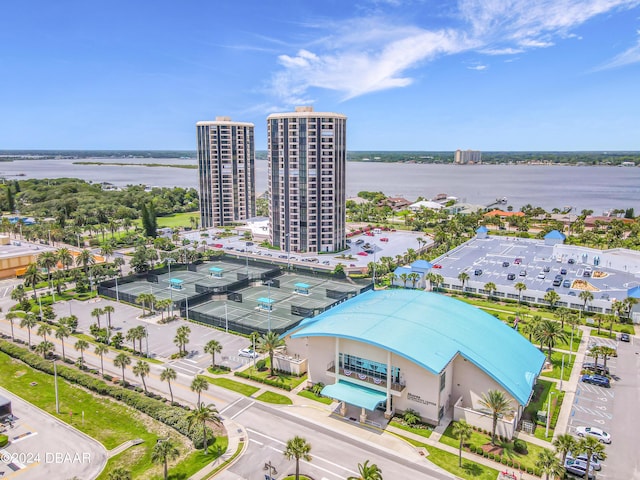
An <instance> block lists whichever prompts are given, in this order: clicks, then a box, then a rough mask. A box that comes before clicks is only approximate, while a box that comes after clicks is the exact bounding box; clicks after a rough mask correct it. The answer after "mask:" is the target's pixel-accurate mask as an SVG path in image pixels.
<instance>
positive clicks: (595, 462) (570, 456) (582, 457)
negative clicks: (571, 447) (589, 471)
mask: <svg viewBox="0 0 640 480" xmlns="http://www.w3.org/2000/svg"><path fill="white" fill-rule="evenodd" d="M567 460H580V461H582V462H584V463H585V466H586V463H587V455H586V454H585V453H581V454H580V455H578V456H575V457H574V456H573V453H571V452H567ZM591 467H593V469H594V470H597V471H600V470H602V464H601V463H600V459H599V458H598V456H597V455H596V454H593V455H591Z"/></svg>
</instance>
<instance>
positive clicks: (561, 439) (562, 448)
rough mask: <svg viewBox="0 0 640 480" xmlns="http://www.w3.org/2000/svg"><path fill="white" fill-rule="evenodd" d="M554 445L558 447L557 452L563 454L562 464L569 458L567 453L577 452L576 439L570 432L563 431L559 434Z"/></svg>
mask: <svg viewBox="0 0 640 480" xmlns="http://www.w3.org/2000/svg"><path fill="white" fill-rule="evenodd" d="M553 446H554V447H556V453H559V454H560V455H561V456H562V465H564V462H565V461H566V460H567V454H568V453H569V452H575V449H576V439H575V437H574V436H573V435H571V434H569V433H563V434H561V435H558V436H557V437H556V439H555V440H554V441H553Z"/></svg>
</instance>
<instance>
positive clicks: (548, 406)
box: [544, 392, 554, 438]
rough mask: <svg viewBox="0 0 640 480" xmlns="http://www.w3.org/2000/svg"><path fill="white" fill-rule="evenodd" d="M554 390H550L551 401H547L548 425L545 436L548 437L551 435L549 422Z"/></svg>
mask: <svg viewBox="0 0 640 480" xmlns="http://www.w3.org/2000/svg"><path fill="white" fill-rule="evenodd" d="M553 393H554V392H549V401H548V403H547V426H546V428H545V430H544V438H547V437H548V436H549V422H550V421H551V395H553Z"/></svg>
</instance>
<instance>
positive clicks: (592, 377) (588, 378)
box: [581, 374, 611, 388]
mask: <svg viewBox="0 0 640 480" xmlns="http://www.w3.org/2000/svg"><path fill="white" fill-rule="evenodd" d="M581 381H583V382H584V383H590V384H592V385H597V386H599V387H604V388H610V387H611V382H610V381H609V379H608V378H607V377H603V376H602V375H596V374H585V375H582V378H581Z"/></svg>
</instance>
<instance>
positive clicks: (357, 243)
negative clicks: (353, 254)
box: [356, 239, 364, 245]
mask: <svg viewBox="0 0 640 480" xmlns="http://www.w3.org/2000/svg"><path fill="white" fill-rule="evenodd" d="M363 243H364V240H362V239H360V240H356V245H362V244H363Z"/></svg>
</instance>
